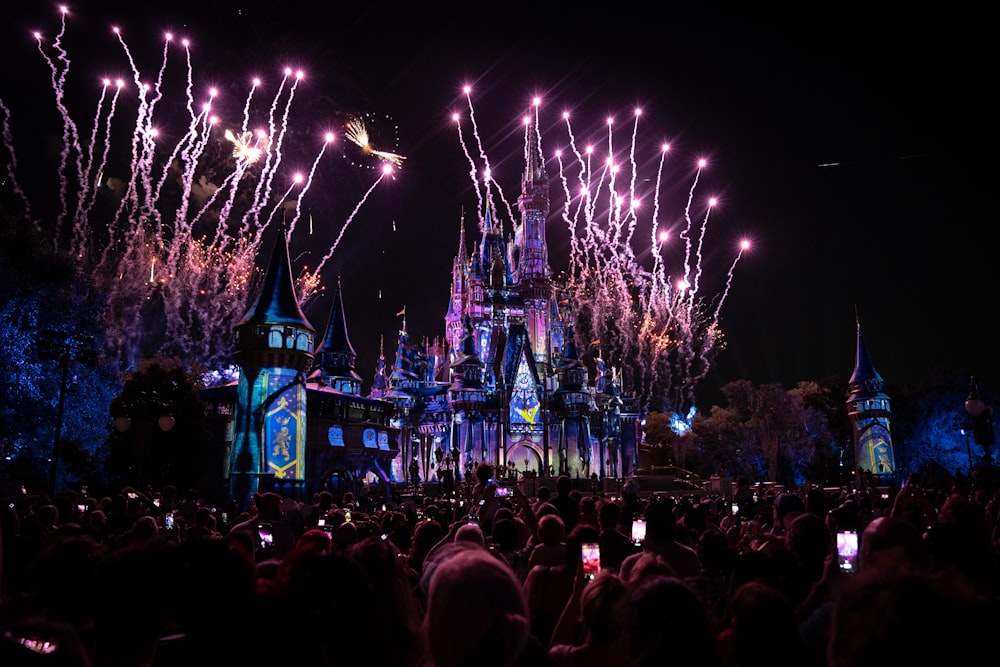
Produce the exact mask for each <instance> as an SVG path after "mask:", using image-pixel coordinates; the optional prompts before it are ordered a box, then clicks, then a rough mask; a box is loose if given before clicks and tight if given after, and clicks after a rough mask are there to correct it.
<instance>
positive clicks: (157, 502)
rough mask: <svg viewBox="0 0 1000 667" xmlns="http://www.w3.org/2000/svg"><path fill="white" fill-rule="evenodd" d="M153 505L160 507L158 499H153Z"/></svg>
mask: <svg viewBox="0 0 1000 667" xmlns="http://www.w3.org/2000/svg"><path fill="white" fill-rule="evenodd" d="M153 504H154V505H156V506H157V507H159V506H160V499H159V498H153Z"/></svg>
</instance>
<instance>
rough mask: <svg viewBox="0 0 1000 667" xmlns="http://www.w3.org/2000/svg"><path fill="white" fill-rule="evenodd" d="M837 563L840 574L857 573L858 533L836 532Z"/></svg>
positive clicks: (852, 531) (850, 531) (848, 531)
mask: <svg viewBox="0 0 1000 667" xmlns="http://www.w3.org/2000/svg"><path fill="white" fill-rule="evenodd" d="M837 563H838V565H839V566H840V571H841V572H848V573H850V572H857V571H858V533H857V531H854V530H841V531H838V532H837Z"/></svg>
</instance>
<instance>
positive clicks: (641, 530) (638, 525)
mask: <svg viewBox="0 0 1000 667" xmlns="http://www.w3.org/2000/svg"><path fill="white" fill-rule="evenodd" d="M645 539H646V520H645V519H635V520H634V521H632V544H635V545H636V546H642V543H643V541H644V540H645Z"/></svg>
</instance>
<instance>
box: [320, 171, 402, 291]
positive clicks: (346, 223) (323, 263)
mask: <svg viewBox="0 0 1000 667" xmlns="http://www.w3.org/2000/svg"><path fill="white" fill-rule="evenodd" d="M392 173H393V169H392V165H390V164H385V165H383V166H382V170H381V173H380V174H379V177H378V178H377V179H375V182H374V183H372V185H371V187H369V188H368V190H367V191H366V192H365V194H364V196H362V197H361V200H360V201H359V202H358V203H357V204H356V205H355V207H354V210H353V211H351V214H350V215H349V216H347V220H345V221H344V226H343V227H341V228H340V233H339V234H337V238H336V239H334V241H333V245H331V246H330V250H329V252H327V253H326V255H325V256H324V257H323V259H321V260H320V261H319V264H317V265H316V269H315V270H314V271H313V273H314V274H315V275H319V274H320V273H321V272H322V271H323V267H324V266H326V262H327V261H328V260H329V259H330V258H331V257H333V253H334V252H335V251H336V250H337V246H339V245H340V239H342V238H344V232H346V231H347V228H348V227H349V226H350V224H351V221H352V220H354V217H355V216H356V215H357V214H358V211H360V210H361V207H362V206H363V205H364V203H365V202H366V201H367V200H368V197H369V196H371V194H372V193H373V192H374V191H375V188H377V187H378V185H379V183H381V182H382V180H383V179H385V178H386V177H387V176H390V175H392ZM306 296H309V295H306ZM303 300H305V299H303Z"/></svg>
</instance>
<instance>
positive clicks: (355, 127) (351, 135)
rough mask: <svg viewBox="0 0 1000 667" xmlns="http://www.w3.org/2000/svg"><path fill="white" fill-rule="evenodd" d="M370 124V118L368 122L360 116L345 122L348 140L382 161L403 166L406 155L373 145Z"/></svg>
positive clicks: (365, 152) (366, 153) (345, 134)
mask: <svg viewBox="0 0 1000 667" xmlns="http://www.w3.org/2000/svg"><path fill="white" fill-rule="evenodd" d="M370 124H371V121H370V120H369V121H368V123H366V122H365V120H364V119H362V118H360V117H355V118H351V119H350V120H348V121H347V122H346V123H345V124H344V130H345V132H344V136H345V137H346V138H347V140H348V141H350V142H351V143H352V144H354V145H355V146H357V147H358V148H360V149H361V152H362V153H363V154H365V155H370V156H373V157H375V158H378V159H379V160H381V161H382V162H388V163H389V164H391V165H393V166H395V167H400V166H402V165H403V161H404V160H405V159H406V158H405V157H403V156H402V155H399V154H398V153H393V152H390V151H386V150H380V149H378V148H375V147H374V146H373V145H372V137H371V133H370V131H369V125H370Z"/></svg>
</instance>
